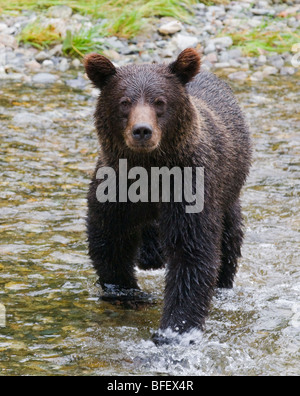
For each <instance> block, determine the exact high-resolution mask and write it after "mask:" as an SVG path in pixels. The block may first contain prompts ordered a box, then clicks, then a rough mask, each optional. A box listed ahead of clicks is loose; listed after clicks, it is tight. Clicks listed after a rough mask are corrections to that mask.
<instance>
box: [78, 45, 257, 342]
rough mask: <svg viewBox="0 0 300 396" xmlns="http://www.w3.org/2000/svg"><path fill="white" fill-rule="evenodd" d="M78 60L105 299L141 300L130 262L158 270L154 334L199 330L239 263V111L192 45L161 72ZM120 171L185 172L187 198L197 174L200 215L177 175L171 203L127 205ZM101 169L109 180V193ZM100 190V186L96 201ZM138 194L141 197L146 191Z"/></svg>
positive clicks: (92, 221)
mask: <svg viewBox="0 0 300 396" xmlns="http://www.w3.org/2000/svg"><path fill="white" fill-rule="evenodd" d="M84 63H85V69H86V72H87V75H88V77H89V78H90V80H91V81H92V83H93V84H94V85H95V86H96V87H97V88H100V89H101V94H100V96H99V99H98V103H97V108H96V112H95V125H96V129H97V134H98V138H99V142H100V155H99V160H98V162H97V166H96V170H95V173H94V176H93V178H92V181H91V184H90V190H89V194H88V225H87V226H88V242H89V254H90V257H91V260H92V262H93V264H94V267H95V269H96V271H97V274H98V275H99V280H100V284H101V286H102V288H103V293H104V295H103V299H106V300H113V299H125V300H126V299H129V300H130V299H134V298H136V299H138V298H142V296H143V294H142V292H141V291H140V292H139V291H138V290H139V286H138V284H137V279H136V276H135V270H134V268H135V265H136V264H137V265H138V266H139V267H140V268H142V269H150V268H161V267H163V266H164V265H166V287H165V295H164V306H163V313H162V318H161V323H160V329H161V330H164V329H167V328H171V329H172V330H173V331H175V332H178V333H183V332H187V331H189V330H191V329H192V328H200V329H202V328H203V325H204V321H205V318H206V316H207V315H208V311H209V306H210V302H211V299H212V296H213V293H214V289H215V288H216V287H220V288H231V287H232V286H233V280H234V276H235V273H236V270H237V262H238V258H239V257H240V256H241V245H242V240H243V231H242V214H241V206H240V200H239V195H240V191H241V188H242V186H243V185H244V182H245V180H246V177H247V174H248V172H249V168H250V160H251V142H250V136H249V131H248V128H247V126H246V124H245V121H244V117H243V115H242V113H241V110H240V108H239V106H238V104H237V102H236V100H235V99H234V97H233V94H232V91H231V89H230V88H229V87H228V86H227V85H226V83H224V82H223V81H221V80H219V79H218V78H217V77H216V76H215V75H213V74H211V73H209V72H206V71H200V65H201V60H200V56H199V54H198V52H197V51H196V50H194V49H191V48H188V49H186V50H184V51H183V52H181V54H180V55H179V56H178V58H177V59H176V60H175V61H174V62H173V63H171V64H168V65H166V64H142V65H127V66H122V67H120V68H116V67H115V66H114V65H113V64H112V63H111V62H110V61H109V60H108V59H107V58H105V57H104V56H102V55H99V54H90V55H88V56H86V58H85V60H84ZM120 160H122V161H123V162H120ZM124 160H126V162H124ZM123 164H124V165H125V164H126V166H127V170H128V171H130V170H133V168H135V167H139V168H138V169H140V167H142V168H143V169H144V170H146V171H147V172H148V174H149V175H150V173H151V170H152V169H154V168H155V169H158V168H159V169H160V168H162V167H165V168H167V169H170V170H172V169H173V168H176V169H180V170H182V171H183V170H184V169H193V178H192V192H193V193H195V190H196V187H197V186H196V179H195V170H196V169H199V168H202V169H204V177H203V190H204V198H203V207H202V209H201V211H198V212H197V211H187V210H186V209H187V203H188V202H190V201H188V200H187V199H186V197H183V199H182V200H181V201H180V200H179V199H177V198H178V194H177V193H176V191H175V189H174V183H175V182H174V179H173V178H172V177H171V176H174V175H175V172H171V173H170V175H171V176H170V178H169V180H170V199H169V200H166V199H165V200H163V199H162V195H163V193H162V192H161V191H160V192H159V199H155V200H152V201H151V197H150V199H148V200H147V199H140V200H138V199H135V200H130V199H128V195H126V194H124V183H125V186H127V184H126V183H128V186H132V184H133V180H129V178H128V180H126V181H125V180H123V179H122V177H123V176H124V174H125V173H124V169H122V168H123ZM108 169H110V170H113V172H114V173H115V178H112V179H111V180H112V183H111V184H112V186H109V183H108V182H107V181H108V177H109V176H110V172H109V171H108ZM102 170H105V172H104V173H106V176H107V177H106V178H105V177H104V176H103V172H102V173H101V171H102ZM99 172H100V173H101V177H100V176H99ZM120 175H123V176H122V177H121V178H120ZM102 176H103V177H102ZM149 178H150V177H149ZM131 179H132V178H131ZM159 180H160V179H159ZM165 180H167V179H165ZM113 182H114V183H115V184H114V183H113ZM140 182H141V181H140ZM101 183H106V187H107V188H106V190H102V193H101V194H99V188H100V187H101ZM148 183H149V179H148V181H147V180H146V187H147V186H148ZM121 184H122V186H121ZM161 184H162V185H161V186H160V187H161V189H162V190H163V189H164V188H165V187H166V186H165V185H164V183H161ZM141 185H142V184H140V186H141ZM102 186H103V185H102ZM144 186H145V184H144ZM110 187H111V191H110V192H108V190H109V189H110ZM152 187H153V186H151V188H152ZM121 188H122V194H121ZM156 188H158V186H156ZM137 190H138V189H137ZM140 190H144V189H142V188H140ZM97 192H98V193H97ZM136 192H137V191H136ZM112 193H115V194H112ZM139 193H140V197H143V198H145V195H143V194H144V191H139ZM105 194H107V196H106V198H107V199H106V200H105V199H103V195H105ZM175 194H177V195H176V199H175ZM146 195H147V193H146ZM158 341H159V340H158Z"/></svg>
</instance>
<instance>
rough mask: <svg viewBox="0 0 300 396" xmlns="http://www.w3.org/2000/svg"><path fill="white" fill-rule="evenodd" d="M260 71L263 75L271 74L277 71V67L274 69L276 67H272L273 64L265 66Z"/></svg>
mask: <svg viewBox="0 0 300 396" xmlns="http://www.w3.org/2000/svg"><path fill="white" fill-rule="evenodd" d="M262 73H263V75H264V77H267V76H272V75H274V74H277V73H278V69H276V67H274V66H265V67H264V69H263V71H262Z"/></svg>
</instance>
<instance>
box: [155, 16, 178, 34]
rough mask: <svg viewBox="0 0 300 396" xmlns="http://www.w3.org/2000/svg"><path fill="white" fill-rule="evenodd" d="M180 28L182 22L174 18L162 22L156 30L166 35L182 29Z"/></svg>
mask: <svg viewBox="0 0 300 396" xmlns="http://www.w3.org/2000/svg"><path fill="white" fill-rule="evenodd" d="M182 28H183V26H182V23H181V22H179V21H176V20H174V21H170V22H168V23H164V24H163V25H161V26H160V27H159V28H158V31H159V33H160V34H163V35H168V34H170V35H172V34H174V33H177V32H180V31H181V30H182Z"/></svg>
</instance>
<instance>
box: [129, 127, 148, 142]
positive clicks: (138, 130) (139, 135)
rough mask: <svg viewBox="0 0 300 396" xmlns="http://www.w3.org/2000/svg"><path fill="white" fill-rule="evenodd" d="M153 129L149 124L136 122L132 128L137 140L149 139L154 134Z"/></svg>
mask: <svg viewBox="0 0 300 396" xmlns="http://www.w3.org/2000/svg"><path fill="white" fill-rule="evenodd" d="M152 133H153V129H152V127H151V125H149V124H136V125H134V127H133V128H132V136H133V138H134V139H135V140H139V141H143V140H149V139H150V138H151V136H152Z"/></svg>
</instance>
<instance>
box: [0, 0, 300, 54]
mask: <svg viewBox="0 0 300 396" xmlns="http://www.w3.org/2000/svg"><path fill="white" fill-rule="evenodd" d="M197 2H198V1H197V0H149V1H147V0H65V1H58V0H36V1H34V0H0V12H1V9H2V10H3V11H5V12H8V11H15V10H17V11H20V10H35V11H41V12H42V15H43V13H46V11H47V9H48V8H49V7H51V6H53V5H62V4H65V5H68V6H70V7H71V8H72V9H73V12H76V13H80V14H82V15H88V16H91V17H92V18H93V19H94V20H95V21H96V20H97V19H105V20H106V22H105V23H102V24H101V26H100V25H95V26H94V27H92V28H90V29H83V28H82V29H81V30H80V31H79V32H77V33H73V34H72V33H71V32H68V33H67V37H66V38H64V39H63V38H62V37H61V36H60V34H59V33H58V32H57V31H56V30H55V27H53V26H51V25H49V26H46V27H45V26H43V25H42V24H41V22H40V21H39V20H37V21H36V22H34V23H31V24H29V25H27V26H26V27H25V28H24V29H23V31H22V32H21V33H20V35H19V37H18V39H19V41H20V42H22V43H25V44H30V45H33V46H35V47H36V48H39V49H42V48H47V47H50V46H53V45H55V44H57V43H62V44H63V52H64V53H65V54H68V55H70V56H83V55H84V54H86V53H88V52H92V51H99V52H101V50H102V45H103V37H105V36H109V35H115V36H119V37H125V38H132V37H134V36H136V35H137V34H138V33H140V32H141V31H142V30H143V29H144V28H145V27H146V26H147V24H149V23H151V22H152V21H153V18H154V17H163V16H171V17H174V18H176V19H178V20H181V21H188V20H189V17H190V16H191V15H192V9H191V6H192V5H193V4H196V3H197ZM202 2H203V3H206V4H220V3H222V4H224V3H228V0H214V1H211V0H202ZM271 22H272V21H271V20H270V21H265V22H264V23H262V25H261V26H260V27H258V28H255V29H252V30H245V31H241V32H235V33H228V32H226V31H223V32H221V35H230V36H231V37H232V39H233V42H234V45H235V46H236V47H239V48H241V50H242V52H243V53H244V55H249V56H251V55H255V56H257V55H259V54H261V53H262V52H264V51H269V52H273V51H276V52H279V53H281V52H286V51H290V50H291V47H292V45H293V44H295V43H298V42H299V41H300V32H299V29H298V31H296V32H292V31H285V32H280V31H269V30H268V25H270V23H271ZM96 23H97V22H96Z"/></svg>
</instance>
